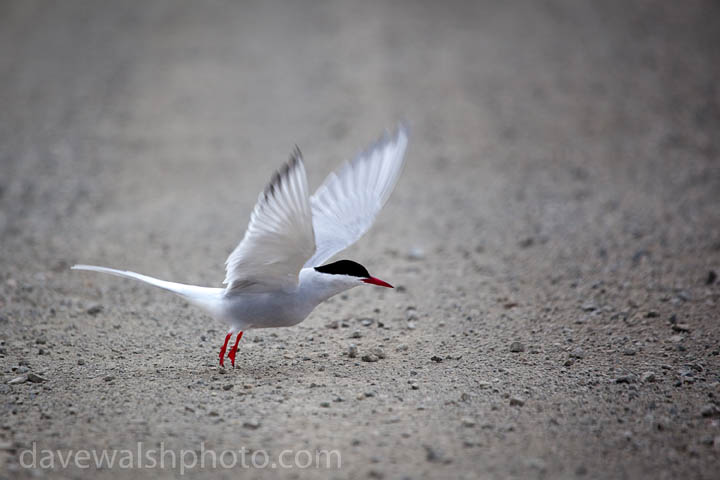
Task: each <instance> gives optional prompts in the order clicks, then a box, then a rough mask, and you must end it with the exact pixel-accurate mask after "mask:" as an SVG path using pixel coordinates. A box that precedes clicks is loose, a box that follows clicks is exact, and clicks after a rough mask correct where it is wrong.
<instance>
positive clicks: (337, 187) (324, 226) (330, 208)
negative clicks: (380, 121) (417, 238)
mask: <svg viewBox="0 0 720 480" xmlns="http://www.w3.org/2000/svg"><path fill="white" fill-rule="evenodd" d="M406 148H407V131H406V130H405V128H404V127H402V126H400V128H398V131H397V134H396V135H395V136H394V137H390V136H389V135H387V134H386V135H385V136H384V137H383V138H382V139H381V140H379V141H378V142H376V143H375V144H374V145H373V146H371V147H370V148H368V149H367V150H365V151H364V152H363V153H361V154H359V155H358V156H357V157H355V158H354V159H353V160H351V161H349V162H347V163H345V164H344V165H343V166H341V167H340V168H339V169H338V170H337V171H335V172H333V173H331V174H330V175H328V177H327V178H326V179H325V181H324V182H323V184H322V185H321V186H320V187H319V188H318V189H317V191H316V192H315V194H314V195H313V196H312V197H311V199H310V205H311V208H312V223H313V229H314V231H315V243H316V249H315V253H314V254H313V255H312V257H311V258H310V259H309V260H308V261H307V262H305V267H314V266H318V265H321V264H322V263H324V262H325V261H326V260H328V259H329V258H330V257H332V256H333V255H335V254H336V253H338V252H340V251H342V250H344V249H346V248H347V247H349V246H350V245H352V244H353V243H355V242H356V241H357V240H358V239H360V237H362V236H363V234H365V232H367V231H368V229H370V227H371V226H372V224H373V222H374V221H375V217H376V216H377V214H378V213H379V212H380V210H381V209H382V207H383V205H385V202H387V200H388V198H389V197H390V194H391V193H392V191H393V189H394V188H395V184H396V183H397V181H398V179H399V178H400V173H402V168H403V164H404V162H405V160H404V158H405V149H406Z"/></svg>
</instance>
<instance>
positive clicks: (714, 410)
mask: <svg viewBox="0 0 720 480" xmlns="http://www.w3.org/2000/svg"><path fill="white" fill-rule="evenodd" d="M718 413H720V410H718V407H716V406H715V405H713V404H712V403H708V404H707V405H704V406H703V407H702V408H701V409H700V415H702V416H703V417H712V416H714V415H717V414H718Z"/></svg>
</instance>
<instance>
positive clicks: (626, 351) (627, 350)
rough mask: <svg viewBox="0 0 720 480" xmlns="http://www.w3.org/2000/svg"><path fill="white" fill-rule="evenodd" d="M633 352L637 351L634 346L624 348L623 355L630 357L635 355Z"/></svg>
mask: <svg viewBox="0 0 720 480" xmlns="http://www.w3.org/2000/svg"><path fill="white" fill-rule="evenodd" d="M635 353H637V351H636V350H635V349H634V348H626V349H625V350H623V355H627V356H630V357H631V356H633V355H635Z"/></svg>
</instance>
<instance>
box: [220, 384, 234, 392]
mask: <svg viewBox="0 0 720 480" xmlns="http://www.w3.org/2000/svg"><path fill="white" fill-rule="evenodd" d="M234 386H235V385H233V384H232V383H228V384H226V385H223V387H222V389H223V390H225V391H228V390H232V388H233V387H234Z"/></svg>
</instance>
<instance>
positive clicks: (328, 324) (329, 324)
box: [325, 320, 340, 330]
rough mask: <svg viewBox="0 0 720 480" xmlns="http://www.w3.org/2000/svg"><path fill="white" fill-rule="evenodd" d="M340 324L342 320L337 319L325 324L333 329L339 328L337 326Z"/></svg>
mask: <svg viewBox="0 0 720 480" xmlns="http://www.w3.org/2000/svg"><path fill="white" fill-rule="evenodd" d="M339 326H340V322H338V321H337V320H333V321H332V322H328V323H326V324H325V328H331V329H333V330H337V328H338V327H339Z"/></svg>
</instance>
